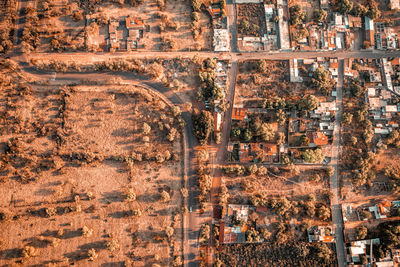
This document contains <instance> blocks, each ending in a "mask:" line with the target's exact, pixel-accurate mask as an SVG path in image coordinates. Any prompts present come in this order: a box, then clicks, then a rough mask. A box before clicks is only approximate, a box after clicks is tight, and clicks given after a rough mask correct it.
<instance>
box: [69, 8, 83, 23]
mask: <svg viewBox="0 0 400 267" xmlns="http://www.w3.org/2000/svg"><path fill="white" fill-rule="evenodd" d="M72 19H73V20H74V21H81V20H83V15H82V12H81V11H79V10H78V11H75V12H74V14H73V15H72Z"/></svg>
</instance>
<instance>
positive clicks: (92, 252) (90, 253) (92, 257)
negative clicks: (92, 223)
mask: <svg viewBox="0 0 400 267" xmlns="http://www.w3.org/2000/svg"><path fill="white" fill-rule="evenodd" d="M98 256H99V255H98V254H97V253H96V250H95V249H94V248H91V249H89V251H88V258H89V260H90V261H94V260H95V259H97V257H98Z"/></svg>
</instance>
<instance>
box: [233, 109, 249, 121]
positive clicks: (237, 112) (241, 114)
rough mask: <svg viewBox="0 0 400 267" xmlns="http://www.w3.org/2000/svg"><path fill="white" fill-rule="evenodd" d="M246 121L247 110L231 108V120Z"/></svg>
mask: <svg viewBox="0 0 400 267" xmlns="http://www.w3.org/2000/svg"><path fill="white" fill-rule="evenodd" d="M246 119H247V108H233V110H232V120H235V121H242V120H246Z"/></svg>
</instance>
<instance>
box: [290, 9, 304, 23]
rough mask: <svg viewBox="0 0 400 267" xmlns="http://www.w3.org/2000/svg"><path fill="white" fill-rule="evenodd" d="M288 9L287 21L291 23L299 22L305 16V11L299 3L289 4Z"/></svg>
mask: <svg viewBox="0 0 400 267" xmlns="http://www.w3.org/2000/svg"><path fill="white" fill-rule="evenodd" d="M289 11H290V19H289V22H290V24H291V25H297V24H300V23H302V22H303V21H304V20H305V18H306V13H305V12H304V11H303V8H302V7H301V6H300V5H294V6H291V7H290V9H289Z"/></svg>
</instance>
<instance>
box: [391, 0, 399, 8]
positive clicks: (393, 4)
mask: <svg viewBox="0 0 400 267" xmlns="http://www.w3.org/2000/svg"><path fill="white" fill-rule="evenodd" d="M390 9H392V10H393V9H400V0H390Z"/></svg>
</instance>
